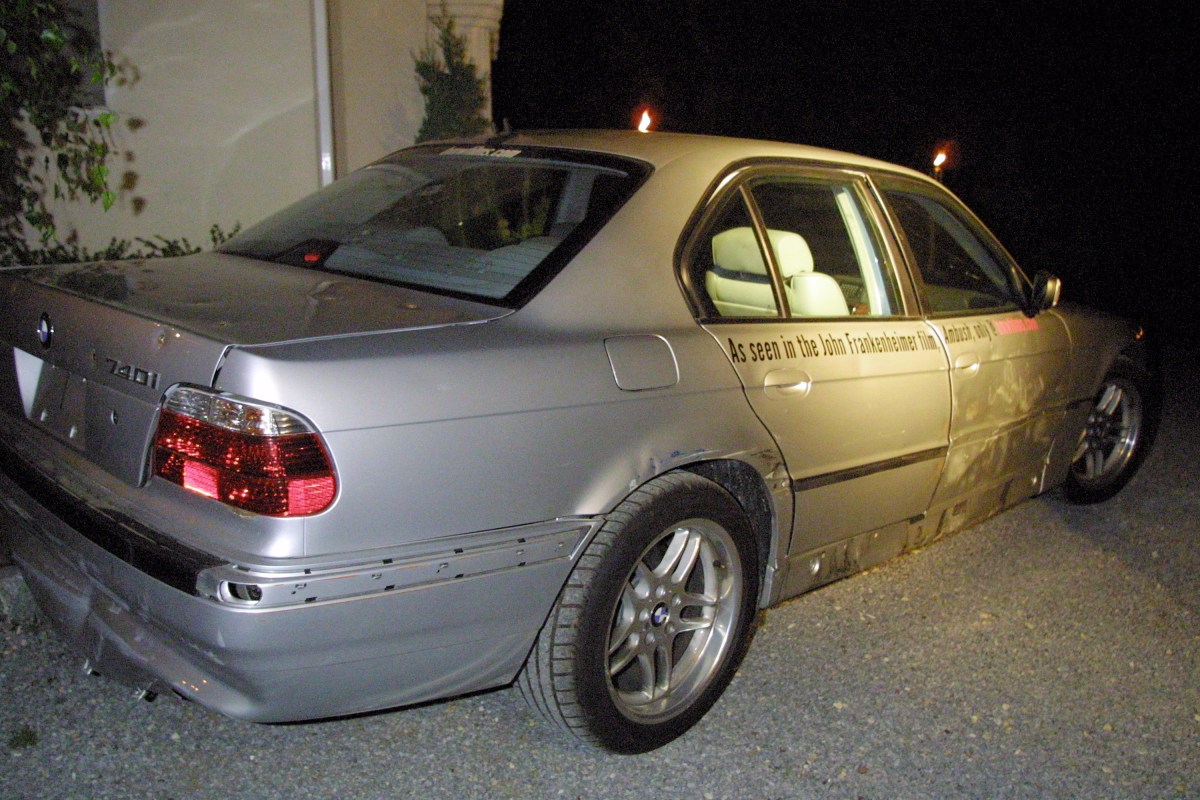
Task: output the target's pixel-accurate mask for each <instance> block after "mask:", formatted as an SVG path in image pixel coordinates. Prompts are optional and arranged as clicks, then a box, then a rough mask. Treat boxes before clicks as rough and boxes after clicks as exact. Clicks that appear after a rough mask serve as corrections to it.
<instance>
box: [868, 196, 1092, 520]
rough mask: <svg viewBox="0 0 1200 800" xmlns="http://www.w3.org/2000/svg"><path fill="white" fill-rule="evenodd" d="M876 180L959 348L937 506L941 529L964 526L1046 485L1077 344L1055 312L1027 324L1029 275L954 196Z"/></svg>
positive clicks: (934, 311) (923, 289)
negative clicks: (945, 512)
mask: <svg viewBox="0 0 1200 800" xmlns="http://www.w3.org/2000/svg"><path fill="white" fill-rule="evenodd" d="M878 184H879V188H880V191H881V194H882V196H883V198H884V201H885V203H886V205H887V207H888V209H889V212H890V214H891V217H892V219H893V221H894V223H895V224H896V226H897V227H898V228H899V230H900V231H901V233H900V238H901V240H902V241H903V243H904V245H905V249H906V253H907V255H908V258H909V260H910V261H911V263H912V265H913V272H914V273H915V275H914V277H915V278H916V285H917V289H918V292H919V293H920V295H921V296H922V300H923V303H924V306H925V309H926V312H927V314H928V317H929V320H930V322H931V323H932V325H933V327H934V329H935V330H936V332H937V336H938V337H939V338H940V339H941V340H942V341H943V342H945V345H946V349H947V351H948V352H949V357H950V365H951V370H950V377H951V386H952V390H953V397H954V416H953V423H952V424H951V428H950V452H949V455H948V458H947V462H946V469H945V473H944V475H943V477H942V480H941V482H940V485H939V486H938V490H937V496H936V498H935V500H934V505H935V506H945V507H947V508H948V509H949V511H950V512H951V513H950V516H951V517H954V519H947V520H945V521H944V522H943V528H956V527H961V526H963V525H966V524H969V523H971V522H973V521H974V520H976V519H980V518H982V517H985V516H988V515H990V514H992V513H995V512H996V511H998V510H1000V509H1002V508H1004V507H1005V506H1007V505H1011V504H1012V503H1015V502H1018V501H1020V500H1022V499H1024V498H1026V497H1028V496H1030V495H1031V494H1033V493H1034V492H1035V491H1036V490H1037V488H1038V486H1039V485H1040V479H1041V474H1042V469H1043V465H1044V463H1045V458H1046V455H1047V453H1048V452H1049V448H1050V446H1051V444H1052V442H1053V435H1054V432H1055V430H1056V428H1057V422H1058V420H1059V419H1060V418H1061V416H1062V413H1063V408H1064V403H1065V399H1066V390H1067V381H1066V378H1067V373H1068V370H1067V358H1068V355H1069V347H1070V343H1069V340H1068V336H1067V331H1066V327H1065V325H1064V324H1063V322H1062V320H1061V319H1060V318H1059V316H1058V315H1057V314H1056V313H1054V312H1052V311H1051V312H1043V313H1041V314H1038V315H1037V316H1036V317H1032V318H1031V317H1028V316H1026V314H1025V312H1024V310H1023V307H1024V303H1025V297H1024V295H1025V293H1026V291H1027V287H1026V281H1025V278H1024V277H1023V276H1022V275H1021V273H1020V271H1019V270H1018V269H1017V267H1016V265H1015V264H1014V263H1013V261H1012V259H1011V258H1010V257H1009V256H1008V254H1007V253H1006V252H1005V251H1004V249H1003V248H1002V247H1001V246H1000V245H999V243H998V242H996V240H995V239H994V238H993V237H992V236H991V234H990V233H989V232H988V231H987V230H986V229H985V228H984V227H983V226H982V225H981V224H980V223H979V221H978V220H976V219H975V217H974V216H973V215H971V214H970V212H969V211H967V210H966V208H964V207H963V206H962V204H961V203H959V202H958V201H957V200H956V199H955V198H953V197H952V196H950V195H949V194H948V193H947V192H944V191H941V190H940V189H939V188H938V187H936V186H932V185H929V184H927V183H924V182H919V181H915V180H909V179H903V178H899V177H892V178H888V177H885V178H881V179H879V181H878ZM945 523H950V524H949V525H947V524H945Z"/></svg>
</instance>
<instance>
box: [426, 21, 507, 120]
mask: <svg viewBox="0 0 1200 800" xmlns="http://www.w3.org/2000/svg"><path fill="white" fill-rule="evenodd" d="M430 22H432V23H433V27H434V28H436V29H437V32H438V37H437V46H436V47H434V46H433V45H430V46H429V47H426V48H425V49H424V50H422V51H421V53H420V55H416V56H413V60H414V61H415V62H416V70H417V83H418V85H419V86H420V89H421V94H422V95H424V97H425V119H424V120H423V121H422V122H421V130H420V131H419V132H418V133H417V141H418V142H425V141H429V140H431V139H449V138H453V137H458V136H474V135H475V134H477V133H483V132H484V131H485V130H487V129H488V127H489V123H488V120H487V118H486V117H484V116H483V106H484V103H485V102H486V101H487V93H486V92H485V91H484V80H483V78H481V77H479V76H478V75H477V74H476V73H475V65H474V64H472V63H471V62H470V61H469V60H468V59H467V44H466V41H465V40H464V39H463V38H462V37H461V36H459V35H458V34H456V33H455V32H454V18H453V17H451V16H450V15H449V14H448V13H447V11H446V6H445V4H443V5H442V11H441V13H440V14H439V15H438V16H436V17H434V18H432V19H431V20H430Z"/></svg>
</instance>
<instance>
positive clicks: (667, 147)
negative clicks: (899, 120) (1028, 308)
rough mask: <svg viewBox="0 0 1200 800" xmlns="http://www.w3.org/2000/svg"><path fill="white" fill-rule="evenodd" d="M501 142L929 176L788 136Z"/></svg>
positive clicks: (610, 134)
mask: <svg viewBox="0 0 1200 800" xmlns="http://www.w3.org/2000/svg"><path fill="white" fill-rule="evenodd" d="M487 141H488V142H490V143H493V144H498V145H499V146H502V147H520V146H525V147H534V146H538V147H557V148H565V149H571V150H587V151H591V152H599V153H606V154H611V155H616V156H625V157H627V158H636V159H639V160H641V161H645V162H647V163H649V164H651V165H652V166H654V167H655V168H661V167H664V166H666V165H667V164H669V163H671V162H672V161H675V160H677V159H679V158H682V157H685V156H701V157H703V158H705V159H708V158H712V159H717V160H722V161H724V162H726V163H732V162H734V161H741V160H745V159H751V158H762V157H775V158H791V159H799V160H805V161H819V162H822V163H825V164H834V165H838V166H845V167H851V168H859V169H874V170H886V171H889V172H900V173H904V174H906V175H909V176H910V177H915V178H919V179H925V180H928V176H926V175H924V174H922V173H920V172H917V171H916V170H912V169H909V168H907V167H902V166H900V165H897V164H892V163H889V162H886V161H880V160H878V159H874V158H868V157H866V156H859V155H855V154H853V153H844V152H841V151H838V150H829V149H826V148H822V147H812V146H809V145H801V144H790V143H787V142H772V141H762V140H757V139H738V138H733V137H726V136H707V135H701V134H691V133H667V132H660V131H652V132H648V133H640V132H638V131H632V130H539V131H518V132H515V133H510V134H502V135H500V136H498V137H493V138H490V139H488V140H487Z"/></svg>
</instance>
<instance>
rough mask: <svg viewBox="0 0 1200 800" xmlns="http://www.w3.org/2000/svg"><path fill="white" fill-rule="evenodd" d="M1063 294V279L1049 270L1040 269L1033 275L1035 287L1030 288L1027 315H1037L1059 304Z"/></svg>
mask: <svg viewBox="0 0 1200 800" xmlns="http://www.w3.org/2000/svg"><path fill="white" fill-rule="evenodd" d="M1061 296H1062V281H1060V280H1059V279H1058V278H1056V277H1054V276H1053V275H1051V274H1050V273H1049V272H1045V271H1040V272H1038V274H1036V275H1034V276H1033V288H1031V289H1030V290H1029V301H1028V302H1027V303H1026V305H1025V316H1027V317H1036V316H1037V315H1038V314H1040V313H1042V312H1043V311H1045V310H1046V309H1048V308H1054V307H1055V306H1056V305H1058V299H1059V297H1061Z"/></svg>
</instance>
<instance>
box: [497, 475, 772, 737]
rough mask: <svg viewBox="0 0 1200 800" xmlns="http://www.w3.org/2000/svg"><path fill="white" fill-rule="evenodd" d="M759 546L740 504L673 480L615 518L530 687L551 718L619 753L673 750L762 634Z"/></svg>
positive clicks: (541, 647) (591, 550) (638, 495)
mask: <svg viewBox="0 0 1200 800" xmlns="http://www.w3.org/2000/svg"><path fill="white" fill-rule="evenodd" d="M757 553H758V548H757V547H756V546H755V542H754V537H753V535H752V532H751V530H750V524H749V521H748V520H747V518H746V515H745V513H744V512H743V511H742V508H741V506H740V505H738V503H737V501H736V500H734V498H733V496H732V495H730V494H729V493H728V492H726V491H725V490H724V489H722V488H721V487H720V486H718V485H717V484H715V483H713V482H712V481H710V480H708V479H706V478H702V477H700V476H698V475H693V474H691V473H671V474H668V475H662V476H659V477H658V478H655V479H654V480H652V481H650V482H649V483H647V484H646V485H645V486H644V487H642V488H641V489H639V490H638V491H636V492H634V493H633V494H632V495H630V497H629V498H627V499H626V500H625V501H624V502H623V503H621V505H620V506H618V507H617V509H616V510H615V511H614V512H613V513H612V514H610V515H609V518H608V521H607V522H606V523H605V525H604V527H602V528H601V529H600V531H599V532H598V533H597V534H596V537H595V538H594V539H593V540H592V542H591V543H590V544H589V545H588V547H587V549H586V550H585V551H584V554H583V556H581V558H580V560H579V563H578V565H577V566H576V568H575V570H574V571H573V572H572V574H571V577H570V578H569V579H568V581H567V584H566V586H565V587H564V589H563V591H562V593H561V595H560V596H559V599H558V601H557V602H556V603H555V606H554V609H553V610H552V611H551V613H550V616H549V618H548V619H547V620H546V623H545V625H544V626H543V628H542V630H541V632H540V633H539V634H538V639H537V642H536V644H535V645H534V648H533V652H532V653H531V654H530V656H529V660H528V662H527V663H526V665H525V668H524V670H522V672H521V675H520V677H519V678H518V685H519V687H520V689H521V692H522V694H523V695H524V696H525V699H526V700H527V701H528V702H529V704H530V705H531V706H533V707H534V708H535V709H536V710H537V711H538V712H540V713H541V714H542V716H544V717H546V718H547V719H548V720H550V721H551V722H553V723H555V724H557V725H558V726H560V727H561V728H564V729H566V730H567V731H569V732H570V733H572V734H574V735H575V736H577V737H578V738H580V739H582V740H583V741H585V742H588V743H590V744H594V745H598V746H600V747H602V748H604V749H606V750H610V751H612V752H618V753H642V752H646V751H647V750H653V749H655V748H657V747H661V746H662V745H664V744H666V743H667V742H669V741H671V740H672V739H675V738H676V737H678V736H680V735H681V734H683V733H684V732H685V731H686V730H688V729H689V728H690V727H691V726H692V725H694V724H695V723H696V722H697V721H699V720H700V718H701V717H702V716H704V714H705V712H707V711H708V709H709V708H710V707H712V704H713V703H715V702H716V700H717V698H718V697H720V695H721V693H722V692H723V691H724V689H725V687H726V686H727V685H728V684H729V681H730V680H731V679H732V678H733V675H734V672H735V671H736V669H737V666H738V664H739V663H740V661H741V659H742V656H743V655H744V653H745V650H746V647H747V645H748V644H749V640H750V638H751V636H752V633H753V628H754V623H755V618H756V614H757V600H758V586H759V583H758V572H759V564H758V555H757Z"/></svg>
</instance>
